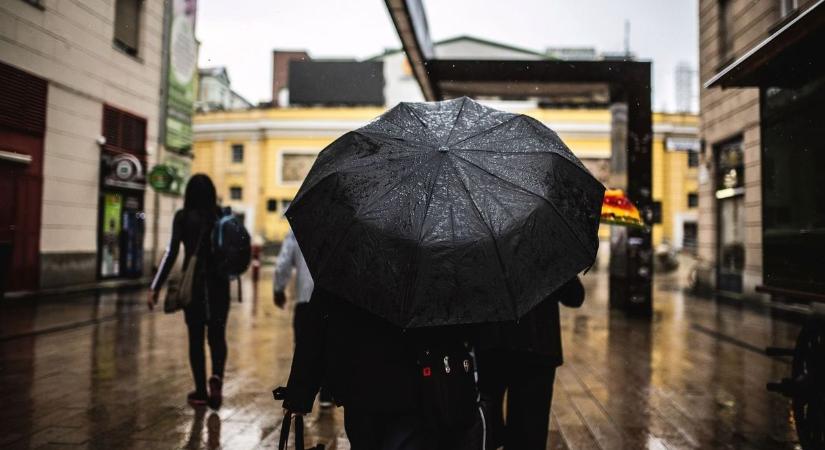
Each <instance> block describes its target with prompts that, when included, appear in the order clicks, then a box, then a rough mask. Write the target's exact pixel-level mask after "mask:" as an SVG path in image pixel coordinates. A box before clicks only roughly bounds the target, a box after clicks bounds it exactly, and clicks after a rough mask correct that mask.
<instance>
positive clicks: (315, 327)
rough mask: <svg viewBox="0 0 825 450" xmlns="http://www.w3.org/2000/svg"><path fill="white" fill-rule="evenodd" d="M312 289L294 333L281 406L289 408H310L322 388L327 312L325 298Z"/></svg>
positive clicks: (303, 410)
mask: <svg viewBox="0 0 825 450" xmlns="http://www.w3.org/2000/svg"><path fill="white" fill-rule="evenodd" d="M319 297H320V295H319V294H317V291H316V293H313V295H312V298H311V299H310V301H309V305H308V308H307V321H306V323H305V326H302V327H299V328H298V330H296V331H298V333H300V334H299V335H296V336H295V353H294V355H293V356H292V368H291V370H290V373H289V381H288V382H287V387H286V396H285V399H284V404H283V406H284V408H285V409H288V410H290V411H292V412H299V413H308V412H310V411H312V404H313V403H314V402H315V395H316V394H318V391H319V390H320V388H321V380H322V378H323V376H324V361H325V360H326V359H325V358H326V355H325V353H326V335H327V313H326V308H325V302H324V301H323V299H322V298H319Z"/></svg>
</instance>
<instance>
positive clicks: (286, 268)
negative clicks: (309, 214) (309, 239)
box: [275, 231, 298, 292]
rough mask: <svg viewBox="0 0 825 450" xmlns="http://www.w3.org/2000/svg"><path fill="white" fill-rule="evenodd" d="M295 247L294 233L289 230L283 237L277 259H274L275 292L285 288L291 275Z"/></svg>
mask: <svg viewBox="0 0 825 450" xmlns="http://www.w3.org/2000/svg"><path fill="white" fill-rule="evenodd" d="M297 247H298V241H296V240H295V235H294V234H292V232H291V231H290V232H289V233H287V235H286V237H285V238H284V243H283V245H281V251H280V252H278V259H277V260H276V261H275V292H281V291H283V290H285V289H286V285H287V283H289V279H290V278H291V277H292V270H293V269H294V268H295V255H296V254H297V252H296V251H295V250H296V249H297Z"/></svg>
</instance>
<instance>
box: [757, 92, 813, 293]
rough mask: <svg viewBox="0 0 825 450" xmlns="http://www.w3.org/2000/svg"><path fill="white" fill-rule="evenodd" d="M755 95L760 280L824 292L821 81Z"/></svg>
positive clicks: (780, 285) (771, 283)
mask: <svg viewBox="0 0 825 450" xmlns="http://www.w3.org/2000/svg"><path fill="white" fill-rule="evenodd" d="M761 95H762V98H761V103H762V105H761V120H762V176H763V183H762V195H763V198H762V212H763V227H764V228H763V233H762V245H763V252H764V258H765V263H764V264H765V273H764V277H765V279H764V281H765V284H766V285H768V286H776V287H780V288H787V289H794V290H805V291H813V292H816V293H820V294H825V180H823V177H825V77H820V78H817V79H815V80H812V81H810V82H808V83H805V84H803V85H801V86H800V87H798V88H775V87H771V88H764V89H762V90H761Z"/></svg>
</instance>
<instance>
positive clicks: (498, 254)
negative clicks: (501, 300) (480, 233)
mask: <svg viewBox="0 0 825 450" xmlns="http://www.w3.org/2000/svg"><path fill="white" fill-rule="evenodd" d="M462 159H463V158H462ZM450 165H452V167H453V172H455V175H456V178H458V181H459V182H461V186H462V187H463V188H464V192H466V193H467V198H469V199H470V203H471V204H472V205H473V210H474V211H475V213H476V215H477V216H478V218H479V219H480V220H481V223H483V224H484V226H485V228H486V229H487V234H489V235H490V239H491V240H492V241H493V248H494V249H495V251H496V259H497V260H498V268H499V270H500V271H501V275H502V277H504V286H506V287H507V295H508V296H509V297H510V309H511V310H512V312H513V317H514V318H516V319H517V318H518V307H517V306H516V299H515V297H514V296H513V289H512V287H510V279H509V278H508V276H507V270H506V269H505V268H504V261H502V259H501V252H500V251H499V249H498V241H496V237H495V235H494V234H493V228H492V226H490V224H489V223H487V221H486V220H484V215H483V214H481V210H480V209H479V207H478V205H477V204H476V201H475V199H474V198H473V194H471V193H470V189H469V188H468V187H467V184H466V183H464V180H463V179H462V178H461V175H459V173H458V168H457V167H456V165H455V163H454V162H453V160H452V159H450Z"/></svg>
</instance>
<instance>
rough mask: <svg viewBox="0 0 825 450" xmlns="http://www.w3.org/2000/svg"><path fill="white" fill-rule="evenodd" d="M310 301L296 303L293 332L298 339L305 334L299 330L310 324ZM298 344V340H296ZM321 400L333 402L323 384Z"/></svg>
mask: <svg viewBox="0 0 825 450" xmlns="http://www.w3.org/2000/svg"><path fill="white" fill-rule="evenodd" d="M309 314H310V312H309V303H308V302H306V303H297V304H296V305H295V314H293V316H292V332H293V336H295V339H296V341H297V339H298V336H302V335H304V334H303V333H299V332H298V331H299V330H303V329H304V328H306V327H307V326H308V322H309V318H308V315H309ZM296 345H297V342H296ZM320 396H321V401H322V402H331V401H332V395H331V394H330V393H329V390H327V389H325V388H324V387H323V386H322V387H321V392H320Z"/></svg>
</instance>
